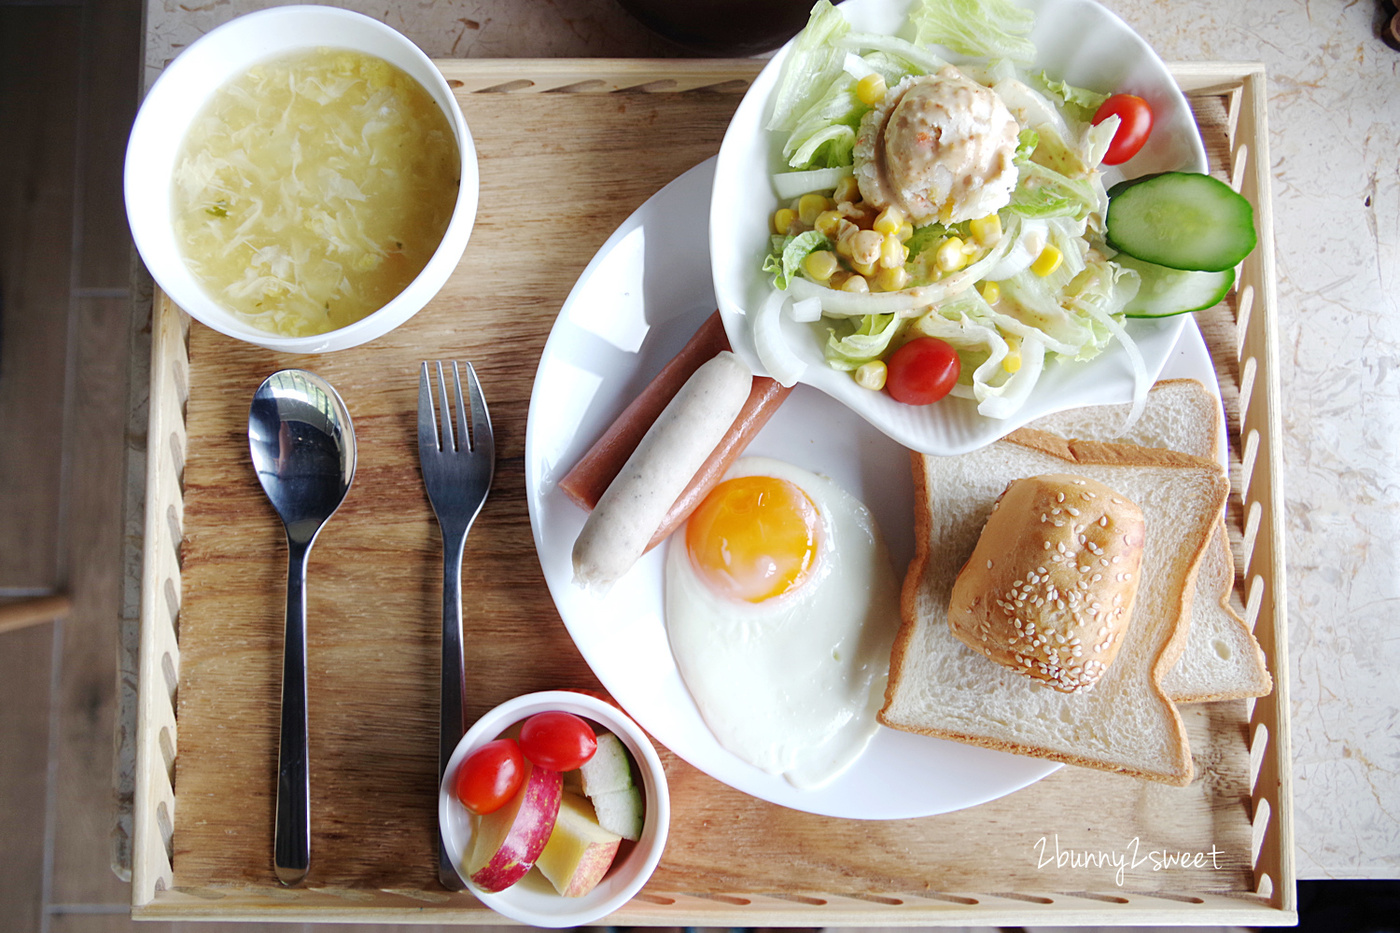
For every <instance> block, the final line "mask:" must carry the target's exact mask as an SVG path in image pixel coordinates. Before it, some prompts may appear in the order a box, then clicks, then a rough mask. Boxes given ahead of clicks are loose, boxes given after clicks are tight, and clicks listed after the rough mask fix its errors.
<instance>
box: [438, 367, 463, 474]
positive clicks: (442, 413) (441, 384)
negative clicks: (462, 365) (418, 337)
mask: <svg viewBox="0 0 1400 933" xmlns="http://www.w3.org/2000/svg"><path fill="white" fill-rule="evenodd" d="M437 377H438V397H439V398H440V399H441V400H442V407H441V409H440V410H439V411H438V419H439V420H440V421H441V422H442V431H441V434H440V437H441V438H442V447H441V448H440V449H441V450H442V451H443V452H444V453H451V452H452V451H455V450H456V449H457V441H456V440H455V439H454V438H453V436H452V406H451V405H450V404H449V403H448V399H447V379H446V377H445V376H443V374H442V361H441V360H439V361H438V363H437ZM459 399H460V396H459ZM457 404H458V407H460V406H461V402H460V400H459V401H458V403H457Z"/></svg>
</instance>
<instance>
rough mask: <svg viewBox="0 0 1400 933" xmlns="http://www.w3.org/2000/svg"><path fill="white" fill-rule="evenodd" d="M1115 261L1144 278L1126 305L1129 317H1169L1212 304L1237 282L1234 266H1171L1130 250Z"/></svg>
mask: <svg viewBox="0 0 1400 933" xmlns="http://www.w3.org/2000/svg"><path fill="white" fill-rule="evenodd" d="M1113 261H1114V262H1116V263H1118V264H1119V265H1120V266H1123V267H1124V268H1125V269H1132V270H1133V271H1135V272H1136V273H1137V274H1138V276H1139V277H1141V279H1142V286H1141V287H1140V288H1139V289H1138V293H1137V294H1136V295H1135V296H1134V297H1133V299H1132V301H1129V302H1128V304H1127V305H1126V306H1125V307H1124V308H1123V313H1124V314H1125V315H1126V316H1128V317H1170V316H1172V315H1173V314H1185V313H1186V312H1188V311H1202V310H1204V309H1206V308H1213V307H1215V305H1216V304H1218V303H1219V302H1220V300H1221V299H1222V298H1224V297H1225V295H1226V293H1227V292H1229V291H1230V287H1231V286H1232V285H1234V284H1235V270H1234V269H1233V268H1230V269H1225V270H1223V271H1221V272H1199V271H1194V270H1190V269H1169V268H1167V267H1166V266H1159V265H1157V264H1156V263H1153V262H1143V261H1142V260H1141V259H1134V258H1133V257H1132V256H1129V255H1128V254H1127V253H1119V254H1118V255H1117V256H1114V257H1113Z"/></svg>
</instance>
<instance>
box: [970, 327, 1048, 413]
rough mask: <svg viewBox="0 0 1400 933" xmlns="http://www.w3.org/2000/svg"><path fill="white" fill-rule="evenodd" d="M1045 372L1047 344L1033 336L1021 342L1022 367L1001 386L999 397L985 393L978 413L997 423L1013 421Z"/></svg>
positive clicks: (978, 407) (980, 400)
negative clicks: (1008, 419) (1009, 419)
mask: <svg viewBox="0 0 1400 933" xmlns="http://www.w3.org/2000/svg"><path fill="white" fill-rule="evenodd" d="M1044 369H1045V345H1044V344H1043V343H1041V342H1040V341H1039V340H1036V339H1035V338H1033V337H1028V338H1026V339H1025V340H1022V341H1021V368H1020V369H1018V370H1016V372H1014V373H1012V374H1011V378H1010V379H1008V380H1006V382H1004V383H1003V384H1002V386H1001V393H1000V394H998V395H990V394H986V392H987V390H986V389H984V391H983V393H982V394H983V395H984V396H985V397H984V398H982V399H979V400H978V403H977V412H978V414H981V415H983V416H985V417H987V418H995V419H997V420H998V421H1001V420H1004V419H1006V418H1010V417H1011V416H1012V415H1014V414H1016V412H1018V411H1020V410H1021V406H1023V405H1025V404H1026V399H1028V398H1030V395H1031V390H1032V389H1034V388H1035V384H1036V383H1037V382H1039V381H1040V373H1041V371H1042V370H1044Z"/></svg>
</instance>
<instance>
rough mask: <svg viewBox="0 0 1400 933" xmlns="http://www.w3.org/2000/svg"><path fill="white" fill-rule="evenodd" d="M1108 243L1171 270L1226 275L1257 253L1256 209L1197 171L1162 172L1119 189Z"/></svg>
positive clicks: (1110, 208)
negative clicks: (1227, 270) (1255, 245)
mask: <svg viewBox="0 0 1400 933" xmlns="http://www.w3.org/2000/svg"><path fill="white" fill-rule="evenodd" d="M1114 190H1115V191H1116V192H1117V194H1116V195H1115V196H1112V197H1110V198H1109V202H1108V217H1107V219H1106V222H1105V224H1106V227H1107V233H1108V243H1109V245H1110V246H1112V247H1113V248H1114V249H1117V250H1120V251H1122V252H1124V253H1127V254H1128V255H1129V256H1133V257H1136V258H1137V259H1142V260H1144V261H1146V262H1152V263H1156V264H1157V265H1159V266H1166V267H1168V268H1170V269H1190V270H1194V271H1200V272H1222V271H1224V270H1226V269H1231V268H1233V267H1235V266H1237V265H1239V263H1240V261H1241V260H1242V259H1244V257H1246V256H1248V255H1249V253H1250V251H1251V250H1252V249H1254V244H1255V243H1256V242H1257V236H1256V235H1255V232H1254V208H1253V206H1252V205H1250V203H1249V201H1247V200H1246V199H1245V198H1243V197H1241V196H1240V195H1239V194H1237V193H1235V191H1234V190H1232V189H1231V188H1230V186H1229V185H1227V184H1225V183H1224V182H1222V181H1220V180H1218V179H1215V178H1212V177H1210V176H1209V175H1201V174H1197V173H1193V172H1163V173H1162V174H1160V175H1153V176H1151V177H1148V178H1143V179H1140V180H1136V181H1135V183H1132V184H1124V185H1115V186H1114Z"/></svg>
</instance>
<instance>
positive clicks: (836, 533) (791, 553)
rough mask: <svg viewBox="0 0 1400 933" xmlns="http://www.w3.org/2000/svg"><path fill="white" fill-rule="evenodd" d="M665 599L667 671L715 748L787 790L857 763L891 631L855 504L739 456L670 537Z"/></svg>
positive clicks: (871, 530)
mask: <svg viewBox="0 0 1400 933" xmlns="http://www.w3.org/2000/svg"><path fill="white" fill-rule="evenodd" d="M665 596H666V626H667V631H668V635H669V637H670V641H671V651H672V654H674V656H675V659H676V666H677V667H678V668H679V669H680V672H681V677H682V678H683V679H684V681H685V684H686V687H687V688H688V689H689V691H690V694H691V696H692V697H693V698H694V699H695V703H696V706H697V707H699V710H700V714H701V716H702V717H703V718H704V720H705V724H706V725H707V726H708V727H709V728H710V731H711V732H713V733H714V735H715V737H716V739H718V740H719V743H720V744H721V745H722V746H724V747H725V748H726V749H728V750H729V751H730V752H732V753H733V754H735V755H736V756H738V757H739V758H741V759H743V760H744V761H746V762H748V763H749V764H752V765H754V766H755V767H757V768H761V769H762V770H764V771H766V772H768V773H770V774H780V775H783V776H784V777H786V778H787V780H788V781H789V782H790V783H792V784H793V785H795V786H797V787H816V786H819V785H821V784H824V783H826V782H827V781H829V780H831V779H832V778H834V777H835V776H837V775H838V774H840V773H841V772H842V771H843V770H845V769H846V768H847V767H848V766H849V765H850V764H851V763H852V762H853V761H855V759H856V758H857V757H859V755H860V753H861V752H862V751H863V750H864V749H865V747H866V745H867V744H868V743H869V742H870V739H871V737H872V736H873V735H874V734H875V731H876V728H877V724H876V720H875V713H876V711H877V710H878V709H879V708H880V706H881V705H882V703H883V701H884V693H885V681H886V680H887V678H888V675H889V660H890V647H891V644H892V643H893V639H894V634H895V630H896V629H897V628H898V625H899V586H898V583H897V582H896V579H895V575H894V569H893V567H891V565H890V559H889V554H888V552H887V551H886V548H885V544H884V541H883V539H882V538H881V536H880V531H879V529H878V527H877V526H876V524H875V520H874V518H873V516H872V515H871V514H870V512H869V510H868V509H866V507H865V506H864V505H862V504H861V503H860V502H859V501H857V500H856V499H855V498H854V497H852V496H851V495H850V494H848V493H847V492H845V491H844V490H842V489H841V488H840V487H838V486H837V485H836V484H835V483H833V482H832V481H831V480H828V479H825V478H823V477H820V476H817V475H816V474H814V473H811V472H808V471H807V470H804V469H801V468H799V467H795V466H792V465H791V464H788V463H784V462H782V461H779V460H772V459H767V458H760V457H747V458H744V459H741V460H739V461H738V462H737V463H735V464H734V466H732V467H731V468H730V470H729V471H728V472H727V473H726V474H725V478H724V480H723V481H721V482H720V483H719V484H718V485H716V486H715V488H714V489H713V490H711V492H710V494H709V495H708V496H707V497H706V498H705V500H704V501H703V502H702V503H701V504H700V506H699V507H698V508H697V509H696V510H695V512H694V513H693V514H692V515H691V517H690V519H689V520H688V521H687V522H686V525H685V528H684V529H683V531H681V532H679V533H677V534H676V535H673V536H672V538H671V540H670V543H669V545H668V552H667V555H666V594H665Z"/></svg>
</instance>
